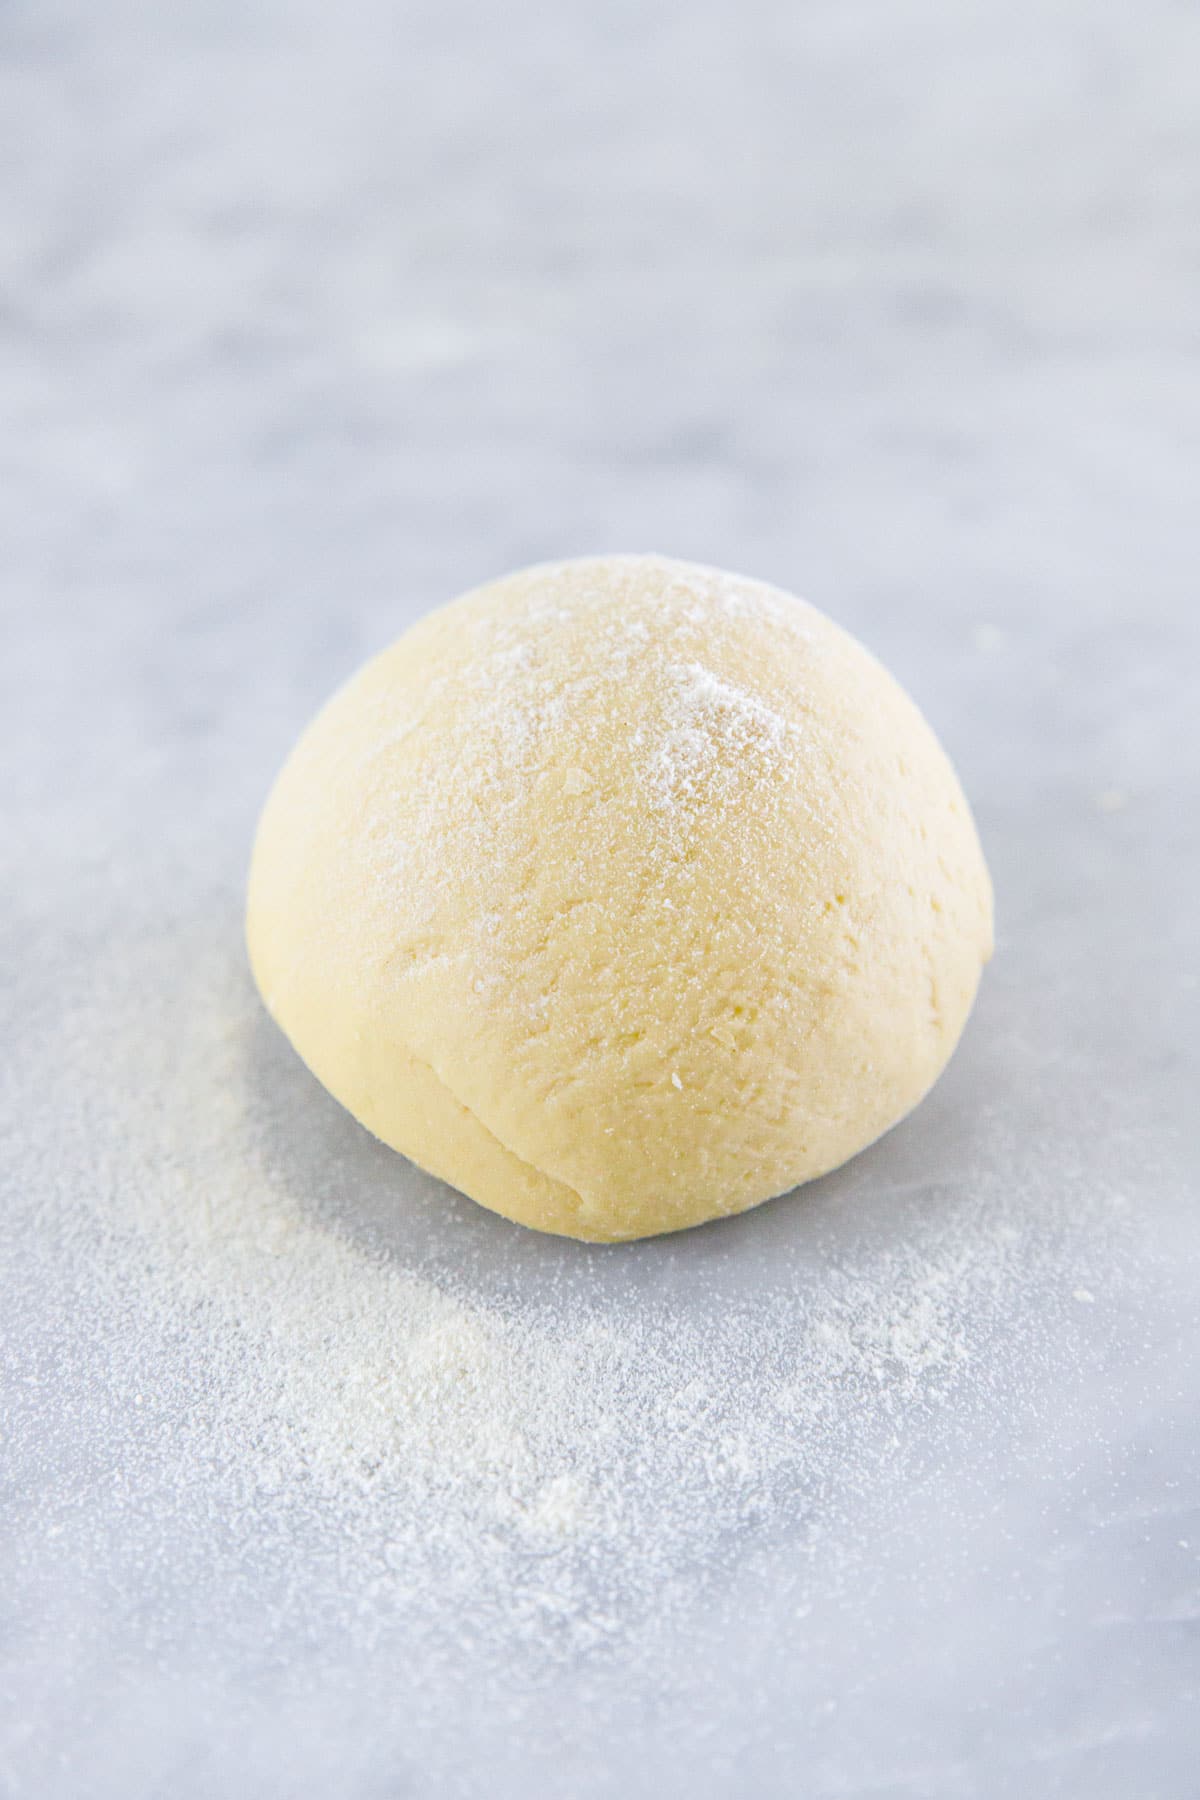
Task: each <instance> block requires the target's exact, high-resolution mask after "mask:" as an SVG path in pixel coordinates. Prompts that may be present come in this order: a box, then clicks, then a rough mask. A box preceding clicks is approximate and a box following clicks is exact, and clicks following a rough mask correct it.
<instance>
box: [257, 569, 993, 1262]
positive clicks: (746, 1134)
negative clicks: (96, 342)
mask: <svg viewBox="0 0 1200 1800" xmlns="http://www.w3.org/2000/svg"><path fill="white" fill-rule="evenodd" d="M991 915H992V905H991V888H990V883H989V880H988V874H987V869H986V867H985V864H984V860H983V856H982V852H981V850H980V847H979V841H978V838H977V836H976V833H975V828H974V825H973V823H972V820H971V816H970V812H969V810H968V807H967V804H966V801H965V799H964V798H963V794H962V791H961V789H960V787H959V784H958V781H957V779H956V777H955V774H954V771H953V770H952V768H951V767H950V764H949V762H948V761H947V759H946V756H945V754H944V753H943V751H942V749H941V748H940V746H939V744H938V742H937V740H936V739H935V737H934V735H933V733H932V732H931V730H930V729H929V727H928V725H927V724H926V723H925V721H924V719H923V718H922V716H921V714H920V713H919V712H918V710H917V708H916V707H915V706H914V705H913V703H912V702H911V701H910V700H909V699H908V698H907V696H906V695H905V694H904V693H903V691H902V690H901V689H900V688H899V687H898V686H897V684H896V683H895V682H894V681H893V680H892V678H891V677H890V676H889V675H888V674H887V673H886V671H885V670H884V669H882V668H881V667H880V665H879V664H878V663H877V662H876V661H875V660H874V659H873V658H872V657H871V656H870V655H868V653H867V652H866V651H865V650H864V649H863V648H862V647H861V646H860V645H859V644H858V643H857V642H855V640H854V639H853V638H851V637H849V636H848V635H847V634H846V633H845V632H844V631H842V630H841V629H840V628H839V627H837V626H836V625H834V624H833V623H832V622H831V621H830V620H829V619H827V618H825V617H824V616H823V615H822V614H821V613H819V612H817V611H816V610H815V609H813V608H812V607H810V606H807V605H805V604H804V603H802V602H801V601H798V600H795V599H792V598H791V597H790V596H788V595H786V594H783V593H781V592H779V591H778V590H777V589H773V588H770V587H767V586H766V585H764V584H763V583H761V582H756V581H751V580H747V579H744V578H742V577H740V576H736V575H729V574H725V573H722V572H720V571H717V570H713V569H707V568H699V567H696V566H693V565H691V564H686V563H679V562H673V561H669V560H667V559H665V558H662V557H657V556H611V557H597V558H592V559H588V560H583V561H577V562H567V563H558V564H553V565H546V566H542V567H538V568H532V569H526V570H523V571H521V572H520V573H518V574H515V575H512V576H509V577H507V578H506V579H504V580H501V581H497V582H493V583H492V584H490V585H489V586H487V587H484V588H481V589H479V590H477V591H476V592H474V593H472V594H468V595H466V596H465V597H464V598H463V599H461V600H458V601H456V602H455V603H454V604H453V605H450V606H447V607H444V608H442V609H441V610H440V611H438V612H435V613H433V614H431V615H430V616H428V617H427V618H425V619H423V620H422V621H421V622H420V623H419V624H417V625H416V626H415V627H413V629H412V630H410V631H408V632H407V633H406V634H405V635H404V636H403V637H402V638H401V639H400V640H399V641H398V642H397V643H396V644H394V645H393V646H392V647H391V648H390V649H389V650H386V651H384V653H383V654H382V655H381V656H378V657H376V658H375V659H374V661H372V662H370V663H368V664H367V666H366V667H365V668H364V669H362V670H361V671H360V672H359V673H358V674H357V675H356V676H354V678H353V679H352V680H351V681H350V682H349V683H348V684H347V685H346V686H345V687H343V688H342V689H341V690H340V692H338V693H337V694H335V695H334V697H333V699H332V700H331V701H330V702H329V704H328V705H327V706H326V707H325V708H324V710H323V711H322V712H321V713H320V714H319V715H318V717H317V718H316V720H315V721H314V722H313V724H312V725H311V726H310V727H309V729H308V730H307V731H306V732H305V734H304V736H303V737H302V738H301V740H300V742H299V744H298V745H297V746H296V749H295V750H294V752H293V754H292V756H291V757H290V759H289V760H288V762H287V764H286V766H285V767H284V769H283V772H282V773H281V775H280V776H279V779H278V781H277V782H276V785H275V787H274V789H273V791H272V793H271V795H270V797H269V799H268V801H267V805H266V808H265V810H264V812H263V816H262V820H261V823H260V825H259V830H258V837H257V841H256V844H255V849H254V857H253V864H252V868H251V875H250V889H249V902H248V916H247V933H248V939H249V947H250V956H251V961H252V964H253V969H254V974H255V978H256V980H257V982H258V986H259V989H260V991H261V993H262V997H263V999H264V1001H265V1002H266V1005H267V1007H268V1009H269V1010H270V1012H271V1013H272V1015H273V1016H274V1018H275V1019H276V1020H277V1021H278V1023H279V1025H280V1026H281V1027H282V1029H283V1031H284V1032H285V1033H286V1034H287V1036H288V1038H289V1039H290V1040H291V1042H292V1043H293V1045H294V1046H295V1048H296V1049H297V1050H298V1052H299V1053H300V1055H301V1056H302V1057H303V1059H304V1061H305V1062H306V1063H307V1064H308V1066H309V1068H310V1069H311V1070H312V1071H313V1072H314V1074H315V1075H316V1076H317V1077H318V1078H319V1079H320V1080H321V1081H322V1082H323V1083H324V1084H325V1086H326V1087H327V1088H328V1089H329V1090H330V1092H331V1093H333V1094H334V1095H336V1096H337V1098H338V1099H339V1100H340V1101H341V1102H342V1103H343V1104H344V1105H345V1106H346V1107H348V1108H349V1110H350V1111H351V1112H352V1113H353V1114H354V1116H355V1117H356V1118H357V1119H359V1120H360V1121H361V1122H362V1123H363V1124H364V1125H365V1126H367V1127H368V1129H369V1130H371V1131H372V1132H374V1133H375V1134H376V1135H377V1136H378V1137H380V1138H382V1139H383V1140H384V1141H385V1142H386V1143H388V1144H390V1145H392V1146H393V1147H394V1148H395V1149H397V1150H400V1151H402V1152H403V1153H404V1154H405V1155H406V1156H409V1157H411V1158H412V1159H413V1161H415V1162H417V1163H419V1164H421V1165H422V1166H423V1167H424V1168H426V1169H428V1170H430V1171H432V1172H433V1173H434V1174H436V1175H438V1176H441V1177H443V1178H444V1179H445V1180H446V1181H448V1182H451V1183H452V1184H453V1185H454V1186H455V1187H457V1188H460V1189H461V1190H462V1191H463V1192H464V1193H467V1194H469V1195H471V1196H472V1197H473V1198H474V1199H475V1200H478V1201H480V1202H481V1203H482V1204H483V1205H484V1206H488V1207H491V1208H493V1209H494V1210H495V1211H497V1212H499V1213H503V1214H505V1215H506V1216H507V1217H509V1218H511V1219H517V1220H520V1221H521V1222H522V1223H523V1224H525V1225H531V1226H536V1227H538V1228H539V1229H541V1230H544V1231H554V1232H562V1233H566V1234H568V1235H570V1236H572V1237H579V1238H587V1239H593V1240H614V1239H622V1238H634V1237H642V1236H646V1235H648V1234H651V1233H654V1232H662V1231H674V1230H677V1229H679V1228H680V1227H683V1226H689V1225H696V1224H699V1223H700V1222H701V1221H703V1220H706V1219H711V1218H714V1217H717V1216H719V1215H723V1214H729V1213H737V1212H741V1211H742V1210H743V1209H745V1208H746V1207H750V1206H755V1205H757V1204H758V1203H759V1202H760V1201H762V1200H766V1199H768V1198H770V1197H771V1196H772V1195H776V1194H780V1193H783V1192H784V1191H786V1190H787V1189H789V1188H791V1187H793V1186H795V1185H796V1184H797V1183H798V1182H802V1181H807V1180H809V1179H810V1178H811V1177H813V1176H816V1175H820V1174H822V1173H823V1172H825V1171H826V1170H829V1169H832V1168H835V1167H836V1166H837V1165H838V1164H839V1163H842V1162H844V1161H845V1160H846V1159H847V1158H848V1157H850V1156H853V1155H854V1153H855V1152H856V1151H858V1150H861V1149H862V1148H863V1147H864V1146H865V1145H867V1144H869V1143H870V1142H871V1141H872V1140H873V1139H875V1138H877V1137H878V1136H879V1135H880V1134H881V1133H882V1132H884V1131H886V1130H887V1129H888V1127H889V1126H891V1125H893V1124H895V1123H896V1121H897V1120H899V1119H900V1118H902V1117H903V1115H904V1114H905V1113H907V1112H908V1111H909V1110H910V1109H911V1108H912V1107H913V1106H914V1105H915V1104H916V1103H917V1101H918V1100H920V1098H921V1097H922V1095H923V1094H924V1093H925V1092H926V1091H927V1090H928V1088H929V1087H930V1086H931V1085H932V1083H933V1082H934V1081H935V1080H936V1079H937V1076H938V1075H939V1074H940V1072H941V1070H942V1069H943V1067H944V1066H945V1063H946V1061H947V1059H948V1057H949V1056H950V1053H951V1051H952V1050H953V1048H954V1045H955V1043H956V1042H957V1040H958V1037H959V1034H960V1032H961V1030H962V1028H963V1025H964V1023H965V1021H966V1017H967V1014H968V1012H969V1010H970V1007H971V1003H972V1000H973V998H974V995H975V990H976V987H977V985H978V981H979V975H980V970H981V967H982V965H983V963H984V962H985V961H986V960H987V958H988V956H989V954H990V952H991V943H992V917H991Z"/></svg>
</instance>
